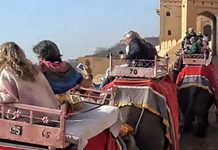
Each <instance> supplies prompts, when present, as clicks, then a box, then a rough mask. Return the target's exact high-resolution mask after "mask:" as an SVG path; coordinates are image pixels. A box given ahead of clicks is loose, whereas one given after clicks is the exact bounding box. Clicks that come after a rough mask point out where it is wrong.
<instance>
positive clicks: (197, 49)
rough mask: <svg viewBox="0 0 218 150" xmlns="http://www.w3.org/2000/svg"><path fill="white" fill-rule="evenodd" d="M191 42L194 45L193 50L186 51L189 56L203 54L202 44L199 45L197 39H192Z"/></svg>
mask: <svg viewBox="0 0 218 150" xmlns="http://www.w3.org/2000/svg"><path fill="white" fill-rule="evenodd" d="M190 42H191V44H192V46H191V48H190V49H188V50H187V51H186V53H187V54H200V53H201V46H200V44H199V43H198V40H197V38H196V37H192V38H191V39H190Z"/></svg>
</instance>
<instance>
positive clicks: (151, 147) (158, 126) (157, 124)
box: [135, 110, 168, 150]
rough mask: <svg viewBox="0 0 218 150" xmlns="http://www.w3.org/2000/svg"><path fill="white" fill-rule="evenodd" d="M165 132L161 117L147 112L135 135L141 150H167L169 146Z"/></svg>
mask: <svg viewBox="0 0 218 150" xmlns="http://www.w3.org/2000/svg"><path fill="white" fill-rule="evenodd" d="M165 132H166V127H165V126H164V125H163V123H162V119H161V117H160V116H157V115H155V114H153V113H151V112H150V111H148V110H145V111H144V114H143V116H142V119H141V121H140V124H139V126H138V132H137V134H136V135H135V140H136V143H137V145H138V147H139V149H148V150H165V149H166V147H167V146H168V143H167V139H166V137H165ZM166 144H167V145H166Z"/></svg>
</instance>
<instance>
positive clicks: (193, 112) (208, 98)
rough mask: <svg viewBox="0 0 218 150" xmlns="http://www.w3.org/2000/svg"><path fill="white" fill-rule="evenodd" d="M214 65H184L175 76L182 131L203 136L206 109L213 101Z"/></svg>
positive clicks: (207, 109)
mask: <svg viewBox="0 0 218 150" xmlns="http://www.w3.org/2000/svg"><path fill="white" fill-rule="evenodd" d="M214 71H215V69H214V66H213V65H212V64H210V65H209V66H207V67H205V66H185V67H184V68H183V69H182V71H181V72H179V74H178V77H177V81H176V83H177V86H178V101H179V106H180V110H181V112H182V116H183V129H184V130H183V131H184V132H190V131H192V129H193V132H194V135H196V136H198V137H204V136H205V135H206V129H207V125H208V111H209V109H210V107H211V106H212V104H213V103H214V102H215V89H216V87H217V84H216V77H215V74H214Z"/></svg>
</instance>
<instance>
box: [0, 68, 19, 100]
mask: <svg viewBox="0 0 218 150" xmlns="http://www.w3.org/2000/svg"><path fill="white" fill-rule="evenodd" d="M15 102H18V89H17V86H16V82H15V80H14V78H13V77H11V74H10V73H8V72H7V71H5V70H4V71H2V72H1V75H0V103H15Z"/></svg>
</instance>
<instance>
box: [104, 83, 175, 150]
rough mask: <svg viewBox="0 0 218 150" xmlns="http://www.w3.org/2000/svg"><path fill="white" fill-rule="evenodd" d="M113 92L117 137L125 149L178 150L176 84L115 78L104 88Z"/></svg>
mask: <svg viewBox="0 0 218 150" xmlns="http://www.w3.org/2000/svg"><path fill="white" fill-rule="evenodd" d="M106 88H107V89H113V91H114V92H115V97H114V100H115V101H114V105H115V106H118V107H119V108H120V110H121V113H122V117H123V121H124V125H123V127H122V130H121V136H122V139H123V140H124V142H125V143H126V145H127V149H128V150H137V149H140V150H144V149H148V150H166V149H170V150H178V149H179V146H178V126H179V122H178V109H177V108H178V104H177V100H176V99H177V94H176V86H175V85H174V84H172V83H170V82H168V81H166V79H163V80H162V81H154V80H146V79H137V80H136V79H135V80H130V79H128V80H127V79H115V80H114V81H113V82H111V83H110V84H109V85H108V86H107V87H106Z"/></svg>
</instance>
